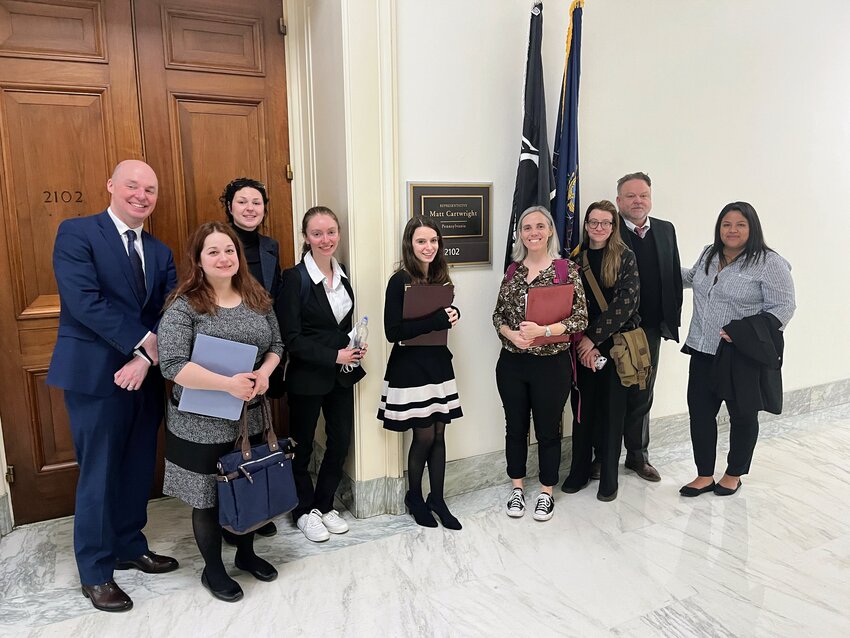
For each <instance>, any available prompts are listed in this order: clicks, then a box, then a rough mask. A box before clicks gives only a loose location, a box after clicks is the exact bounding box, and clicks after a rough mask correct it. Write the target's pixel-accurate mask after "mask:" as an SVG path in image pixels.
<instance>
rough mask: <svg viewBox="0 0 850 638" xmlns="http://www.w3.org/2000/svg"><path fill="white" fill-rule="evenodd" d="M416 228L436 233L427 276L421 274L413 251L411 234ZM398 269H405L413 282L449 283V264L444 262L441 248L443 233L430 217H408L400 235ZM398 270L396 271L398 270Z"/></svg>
mask: <svg viewBox="0 0 850 638" xmlns="http://www.w3.org/2000/svg"><path fill="white" fill-rule="evenodd" d="M417 228H430V229H431V230H433V231H434V232H436V233H437V254H436V255H434V260H433V261H432V262H431V263H430V264H428V274H427V276H423V275H422V268H421V267H420V265H419V263H420V262H419V260H418V259H416V253H414V252H413V234H414V233H415V232H416V229H417ZM398 270H405V271H407V274H408V275H410V278H411V279H412V280H413V283H415V284H450V283H452V279H451V277H450V276H449V264H448V263H447V262H446V251H445V250H444V249H443V235H442V234H441V233H440V227H439V226H438V225H437V222H435V221H434V220H433V219H431V218H430V217H424V216H422V215H415V216H413V217H411V218H410V221H408V222H407V225H406V226H405V227H404V233H403V234H402V236H401V264H400V265H399V268H398ZM398 270H397V271H396V272H398Z"/></svg>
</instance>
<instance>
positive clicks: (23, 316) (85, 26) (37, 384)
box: [0, 0, 142, 524]
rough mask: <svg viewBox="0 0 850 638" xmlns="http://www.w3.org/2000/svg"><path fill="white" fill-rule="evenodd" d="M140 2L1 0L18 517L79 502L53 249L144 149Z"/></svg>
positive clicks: (2, 405) (1, 371)
mask: <svg viewBox="0 0 850 638" xmlns="http://www.w3.org/2000/svg"><path fill="white" fill-rule="evenodd" d="M130 9H131V8H130V4H129V2H127V1H112V0H110V1H107V2H98V1H95V0H75V1H74V2H67V1H65V2H63V1H61V0H55V1H52V2H51V1H50V0H46V1H42V2H20V1H14V0H0V209H2V212H0V215H2V218H3V223H2V228H0V250H2V252H3V254H2V255H0V290H2V293H0V350H2V353H0V354H2V356H0V379H2V386H3V389H2V392H0V419H2V427H3V435H4V440H5V446H6V458H7V462H8V463H9V464H10V465H14V468H15V483H14V484H13V485H12V486H11V491H12V504H13V507H14V511H15V520H16V522H17V523H18V524H21V523H28V522H31V521H36V520H43V519H46V518H52V517H56V516H62V515H65V514H70V513H72V512H73V507H74V489H75V485H76V475H77V472H76V462H75V460H74V449H73V445H72V442H71V435H70V431H69V428H68V418H67V415H66V414H65V406H64V402H63V398H62V392H61V391H59V390H56V389H53V388H49V387H48V386H47V385H46V384H45V382H44V381H45V378H46V375H47V367H48V364H49V363H50V355H51V352H52V350H53V345H54V343H55V342H56V328H57V318H58V313H59V297H58V294H57V288H56V281H55V280H54V278H53V266H52V260H51V255H52V252H53V240H54V238H55V236H56V229H57V227H58V226H59V223H60V222H62V221H63V220H65V219H67V218H69V217H77V216H82V215H88V214H91V213H94V212H99V211H101V210H103V209H104V208H106V205H107V204H108V203H109V196H108V193H107V192H106V179H107V177H108V176H109V172H110V171H111V169H112V167H113V166H114V165H115V163H116V162H117V161H118V160H120V159H123V158H128V157H142V139H141V122H140V118H139V106H138V102H139V100H138V95H137V91H136V79H135V53H134V50H133V37H132V31H131V29H130V24H131V12H130ZM0 480H2V479H0Z"/></svg>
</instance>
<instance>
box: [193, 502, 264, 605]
mask: <svg viewBox="0 0 850 638" xmlns="http://www.w3.org/2000/svg"><path fill="white" fill-rule="evenodd" d="M192 529H193V530H194V532H195V542H196V543H197V544H198V549H199V550H201V556H202V557H203V559H204V564H205V571H206V573H207V580H208V581H209V583H210V586H211V587H212V588H213V589H225V588H227V587H229V586H232V584H235V583H236V581H234V580H233V579H232V578H230V576H228V575H227V570H226V569H225V568H224V561H223V560H222V558H221V525H219V523H218V507H210V508H207V509H197V508H194V509H193V510H192ZM236 559H237V560H238V561H240V562H241V563H244V564H250V563H252V562H254V560H257V555H256V554H255V553H254V533H253V532H251V533H250V534H240V535H238V536H236Z"/></svg>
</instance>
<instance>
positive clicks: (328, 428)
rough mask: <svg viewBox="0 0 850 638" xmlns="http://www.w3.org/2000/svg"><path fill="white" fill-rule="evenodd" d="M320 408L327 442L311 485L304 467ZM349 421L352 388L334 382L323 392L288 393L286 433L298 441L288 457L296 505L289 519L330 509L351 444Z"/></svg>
mask: <svg viewBox="0 0 850 638" xmlns="http://www.w3.org/2000/svg"><path fill="white" fill-rule="evenodd" d="M320 411H321V412H322V414H324V416H325V434H326V435H327V445H326V447H325V456H324V458H323V459H322V465H321V466H320V467H319V474H318V476H317V478H316V487H315V489H314V488H313V479H312V478H311V477H310V472H309V470H308V468H309V466H310V458H311V457H312V455H313V440H314V439H315V437H316V422H317V421H318V419H319V412H320ZM353 424H354V388H343V387H342V386H340V385H339V384H336V385H335V386H334V388H333V390H331V391H330V392H328V393H327V394H318V395H312V394H292V393H290V394H289V435H290V436H291V437H292V438H293V439H295V442H296V443H297V444H298V445H297V446H296V448H295V458H294V459H293V460H292V474H293V476H294V477H295V489H296V490H297V492H298V507H296V508H295V509H294V510H292V520H293V521H297V520H298V518H299V517H300V516H301V515H302V514H307V513H308V512H310V510H312V509H313V508H315V509H318V510H319V511H320V512H322V513H323V514H325V513H327V512H330V511H331V510H332V509H333V504H334V495H335V494H336V490H337V488H338V487H339V482H340V480H341V479H342V466H343V465H344V464H345V457H346V456H348V447H349V445H350V444H351V431H352V428H353Z"/></svg>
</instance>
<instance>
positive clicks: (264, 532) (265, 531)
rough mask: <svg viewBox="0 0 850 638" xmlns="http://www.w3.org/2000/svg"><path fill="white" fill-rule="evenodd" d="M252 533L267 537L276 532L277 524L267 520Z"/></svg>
mask: <svg viewBox="0 0 850 638" xmlns="http://www.w3.org/2000/svg"><path fill="white" fill-rule="evenodd" d="M254 533H255V534H259V535H260V536H265V537H266V538H268V537H269V536H274V535H275V534H277V525H275V524H274V523H273V522H271V521H269V522H268V523H266V524H265V525H263V526H262V527H261V528H260V529H258V530H256V531H255V532H254Z"/></svg>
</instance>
